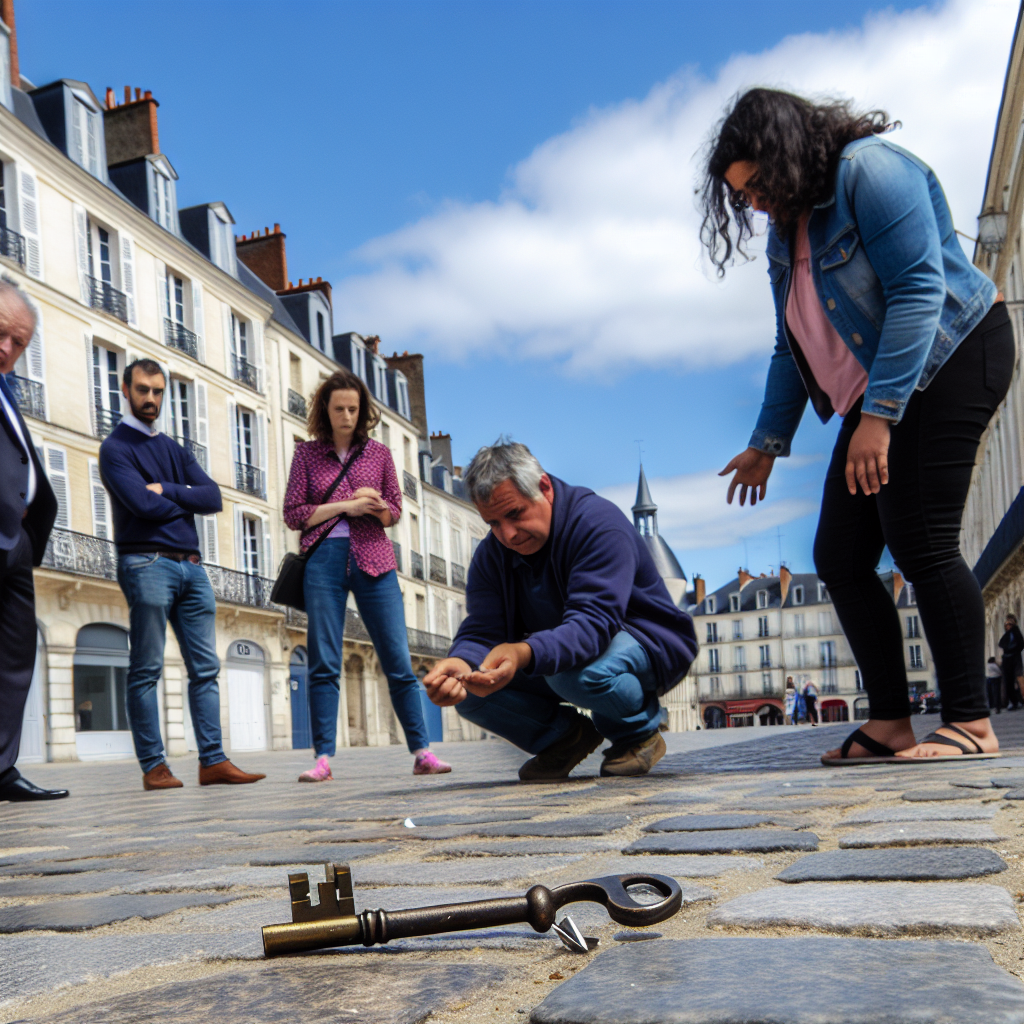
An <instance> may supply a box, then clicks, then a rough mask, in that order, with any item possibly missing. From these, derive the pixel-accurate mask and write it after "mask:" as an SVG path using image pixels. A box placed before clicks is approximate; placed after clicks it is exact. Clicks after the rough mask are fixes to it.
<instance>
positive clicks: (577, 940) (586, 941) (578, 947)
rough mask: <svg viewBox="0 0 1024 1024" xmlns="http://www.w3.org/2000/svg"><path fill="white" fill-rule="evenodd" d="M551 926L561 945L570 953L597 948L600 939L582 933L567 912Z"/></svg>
mask: <svg viewBox="0 0 1024 1024" xmlns="http://www.w3.org/2000/svg"><path fill="white" fill-rule="evenodd" d="M551 927H552V928H553V929H554V932H555V934H556V935H557V936H558V938H559V939H560V940H561V942H562V945H563V946H565V948H566V949H568V950H569V951H570V952H572V953H589V952H590V951H591V950H592V949H596V948H597V944H598V942H599V941H600V940H599V939H595V938H594V937H593V936H590V935H584V934H583V933H582V932H581V931H580V930H579V928H578V927H577V926H576V922H575V921H574V920H573V919H572V918H571V917H569V915H568V914H566V916H565V917H563V918H562V920H561V921H559V922H558V924H555V925H552V926H551Z"/></svg>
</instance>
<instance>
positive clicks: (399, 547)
mask: <svg viewBox="0 0 1024 1024" xmlns="http://www.w3.org/2000/svg"><path fill="white" fill-rule="evenodd" d="M391 546H392V547H393V548H394V549H395V561H396V562H397V563H398V571H399V572H401V571H402V545H401V544H399V543H398V541H397V540H393V541H392V542H391Z"/></svg>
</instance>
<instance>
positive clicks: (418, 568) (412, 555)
mask: <svg viewBox="0 0 1024 1024" xmlns="http://www.w3.org/2000/svg"><path fill="white" fill-rule="evenodd" d="M409 561H410V562H411V563H412V565H411V566H410V570H411V575H412V578H413V579H414V580H421V579H423V556H422V555H421V554H420V553H419V552H418V551H410V552H409Z"/></svg>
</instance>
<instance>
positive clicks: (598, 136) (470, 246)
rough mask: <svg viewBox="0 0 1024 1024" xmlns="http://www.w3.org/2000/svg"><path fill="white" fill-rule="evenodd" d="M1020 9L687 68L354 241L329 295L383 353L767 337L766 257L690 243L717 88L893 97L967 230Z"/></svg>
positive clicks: (901, 19)
mask: <svg viewBox="0 0 1024 1024" xmlns="http://www.w3.org/2000/svg"><path fill="white" fill-rule="evenodd" d="M1016 13H1017V5H1016V3H1015V2H1014V0H951V2H949V3H947V4H945V5H943V6H941V7H937V8H931V9H929V8H922V9H920V10H916V11H911V12H907V13H902V14H896V13H893V12H882V13H877V14H872V15H870V16H869V17H868V18H867V19H866V20H865V21H864V23H863V25H862V26H861V27H860V28H858V29H855V30H851V31H846V32H832V33H827V34H810V33H809V34H804V35H798V36H790V37H788V38H786V39H784V40H783V41H782V42H780V43H779V44H778V45H777V46H774V47H772V48H771V49H770V50H766V51H764V52H763V53H759V54H750V55H738V56H735V57H733V58H732V59H731V60H729V61H728V62H727V64H726V65H725V66H724V67H723V68H722V70H721V71H720V73H719V74H718V76H717V77H716V78H715V79H714V80H713V81H708V80H707V79H704V78H700V77H698V76H696V75H694V74H692V73H689V72H686V71H681V72H680V73H679V74H678V75H676V76H675V77H673V78H672V79H671V80H669V81H667V82H665V83H663V84H661V85H658V86H657V87H655V88H654V89H652V90H651V92H650V94H649V95H648V96H647V97H646V98H645V99H643V100H641V101H639V102H632V101H631V102H626V103H623V104H621V105H619V106H617V107H614V108H612V109H604V110H597V111H593V112H591V113H590V115H589V116H587V117H586V118H585V119H584V120H583V121H582V122H581V123H580V124H579V125H578V126H577V127H574V128H573V129H571V130H570V131H567V132H565V133H564V134H562V135H559V136H557V137H555V138H552V139H550V140H548V141H547V142H545V143H543V144H542V145H540V146H539V147H538V148H537V149H536V150H535V151H534V152H533V153H532V154H530V156H528V157H527V158H526V159H525V160H523V161H522V162H521V163H520V164H519V165H518V166H517V167H515V168H514V169H513V170H512V172H511V185H510V187H509V188H508V189H507V190H506V191H505V192H504V193H503V194H502V195H501V196H500V198H499V199H497V200H496V201H494V202H486V203H475V204H458V203H453V204H450V205H448V206H446V207H445V208H443V209H442V210H440V211H439V212H437V213H434V214H432V215H430V216H427V217H424V218H423V219H422V220H420V221H418V222H417V223H414V224H412V225H410V226H408V227H406V228H404V229H402V230H400V231H397V232H394V233H392V234H389V235H386V236H384V237H382V238H378V239H376V240H374V241H371V242H369V243H368V244H366V245H365V246H364V247H363V248H362V249H361V250H360V252H359V253H358V255H359V256H360V257H361V258H362V259H363V261H364V262H365V265H366V268H367V269H366V270H365V272H363V273H359V274H356V275H354V276H351V277H348V278H347V279H344V280H343V281H341V282H340V284H339V286H338V287H337V289H336V290H335V308H336V309H337V310H339V312H342V311H343V313H344V316H343V317H342V319H344V321H345V323H348V324H353V325H355V326H356V329H360V330H362V329H365V330H366V331H367V332H372V333H376V334H380V335H382V336H383V337H384V338H385V339H386V344H387V345H388V347H389V348H391V347H397V348H398V349H402V348H404V347H409V348H418V349H420V350H422V351H426V352H428V353H431V354H435V355H447V356H449V357H453V358H459V357H462V356H467V355H471V354H472V353H473V352H475V351H481V350H493V349H494V347H495V346H496V344H503V345H506V346H509V347H510V348H511V349H512V350H513V354H514V355H515V356H516V357H518V358H537V359H543V360H551V359H554V360H556V361H558V362H560V363H563V364H564V365H565V366H566V367H567V368H568V369H570V370H571V371H573V372H582V373H593V372H602V371H607V370H610V369H613V368H614V367H616V366H619V365H623V364H632V365H635V364H636V363H637V362H640V363H647V364H663V363H665V362H667V361H668V362H673V363H676V364H680V365H685V366H690V367H699V366H715V365H719V366H720V365H727V364H729V363H732V362H735V361H736V360H739V359H742V358H744V357H746V356H749V355H751V354H753V353H755V352H758V351H767V349H768V347H769V346H770V344H771V333H772V325H773V320H772V313H771V300H770V296H769V292H768V287H767V282H766V281H765V273H764V260H763V258H761V259H759V260H757V261H756V262H755V263H753V264H751V265H747V266H744V267H740V268H737V269H736V270H735V271H733V272H732V273H730V274H729V275H728V276H727V278H726V281H725V282H724V283H718V282H716V281H715V280H714V279H713V278H712V277H711V275H710V274H708V273H705V271H704V269H703V267H702V264H701V258H700V252H699V246H698V242H697V227H698V217H697V214H696V212H695V210H694V197H693V191H692V189H693V183H694V178H695V174H696V163H695V161H694V154H695V152H696V151H697V150H698V149H699V148H700V146H701V144H702V142H703V140H704V139H705V137H706V135H707V132H708V130H709V128H710V127H711V126H712V125H713V124H714V123H715V121H716V120H717V119H718V117H719V116H720V114H721V111H722V108H723V106H724V104H725V103H726V101H727V99H728V98H729V97H730V96H731V95H733V94H734V93H735V92H736V91H737V90H740V89H742V88H744V87H747V86H751V85H771V86H779V87H784V88H790V89H793V90H796V91H798V92H802V93H807V94H829V95H843V96H849V97H851V98H853V99H854V100H855V102H857V103H858V104H859V105H862V106H865V107H875V106H879V107H882V108H884V109H886V110H888V111H889V113H890V115H891V116H893V117H895V118H899V119H900V120H901V121H902V122H903V125H904V128H903V130H902V131H901V132H898V133H897V134H896V135H895V136H894V137H893V140H894V141H895V142H898V143H899V144H900V145H903V146H906V147H907V148H908V149H910V150H912V151H914V152H915V153H917V154H918V155H919V156H920V157H921V158H922V159H924V160H926V161H927V162H928V163H929V164H931V166H932V167H934V168H935V170H936V172H937V173H938V175H939V177H940V180H941V181H942V183H943V186H944V187H945V190H946V194H947V196H948V197H949V200H950V203H951V206H952V208H953V214H954V218H955V221H956V224H957V226H958V227H959V228H960V229H961V230H962V231H965V232H966V233H967V234H971V235H973V234H974V233H975V228H976V221H975V218H976V216H977V213H978V209H979V206H980V203H981V197H982V189H983V185H984V176H985V170H986V167H987V163H988V157H989V151H990V148H991V143H992V134H993V129H994V125H995V117H996V113H997V110H998V105H999V97H1000V92H1001V89H1002V82H1003V76H1004V73H1005V69H1006V61H1007V56H1008V53H1009V47H1010V43H1011V39H1012V33H1013V25H1014V19H1015V17H1016ZM360 325H362V326H360Z"/></svg>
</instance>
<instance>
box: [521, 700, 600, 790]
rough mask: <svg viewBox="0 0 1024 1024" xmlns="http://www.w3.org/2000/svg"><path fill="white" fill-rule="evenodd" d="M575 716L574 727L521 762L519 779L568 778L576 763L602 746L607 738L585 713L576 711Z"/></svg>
mask: <svg viewBox="0 0 1024 1024" xmlns="http://www.w3.org/2000/svg"><path fill="white" fill-rule="evenodd" d="M576 717H577V722H576V724H575V726H574V728H572V729H570V730H569V732H568V733H567V734H566V735H565V736H563V737H562V738H561V739H558V740H555V742H554V743H552V744H551V745H550V746H549V747H545V748H544V749H543V750H542V751H541V752H540V753H539V754H537V755H535V756H534V757H531V758H530V760H529V761H526V762H525V763H524V764H523V765H522V767H521V768H520V769H519V778H520V779H521V780H522V781H523V782H558V781H560V780H561V779H567V778H568V777H569V772H571V771H572V770H573V768H575V767H576V765H578V764H579V763H580V762H581V761H584V760H586V759H587V757H589V756H590V755H591V754H592V753H593V752H594V751H595V750H597V748H598V747H599V746H601V744H602V743H603V742H604V737H603V736H602V735H601V734H600V733H599V732H598V731H597V729H596V728H595V727H594V723H593V722H592V721H591V720H590V719H589V718H588V717H587V716H586V715H581V714H577V716H576Z"/></svg>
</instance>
